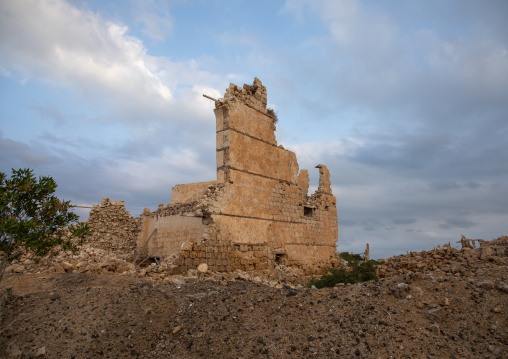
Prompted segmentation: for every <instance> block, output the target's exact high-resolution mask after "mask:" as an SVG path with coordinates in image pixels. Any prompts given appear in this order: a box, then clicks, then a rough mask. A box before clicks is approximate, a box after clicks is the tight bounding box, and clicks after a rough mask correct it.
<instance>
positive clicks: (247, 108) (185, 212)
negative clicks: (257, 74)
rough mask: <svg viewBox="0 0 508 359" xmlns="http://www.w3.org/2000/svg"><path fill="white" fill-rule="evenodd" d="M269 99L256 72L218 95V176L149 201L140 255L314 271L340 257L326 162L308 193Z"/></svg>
mask: <svg viewBox="0 0 508 359" xmlns="http://www.w3.org/2000/svg"><path fill="white" fill-rule="evenodd" d="M266 104H267V95H266V88H265V86H263V84H262V83H261V81H260V80H259V79H257V78H256V79H255V80H254V83H253V84H252V85H244V86H243V88H241V87H239V86H236V85H234V84H231V85H230V87H229V88H228V89H227V90H226V94H225V95H224V98H221V99H219V100H216V102H215V107H216V108H215V110H214V112H215V117H216V147H217V148H216V151H217V179H216V180H213V181H208V182H200V183H190V184H181V185H177V186H175V187H173V190H172V197H171V203H170V204H168V205H167V206H163V205H160V206H159V208H158V209H157V210H155V211H150V210H149V209H145V212H144V213H143V214H142V215H141V221H140V228H139V235H138V236H137V249H136V251H137V256H138V258H146V257H152V258H159V259H160V258H172V262H173V264H174V266H175V269H176V270H177V271H185V270H187V269H195V268H197V267H198V266H199V265H200V264H203V263H206V264H207V267H208V269H209V270H213V271H233V270H236V269H242V270H263V269H269V268H273V267H274V266H276V265H277V264H284V265H286V266H293V267H298V268H301V269H302V270H304V271H305V272H308V273H312V272H319V271H321V270H323V269H324V268H326V267H330V266H331V265H332V264H333V263H334V261H335V251H336V242H337V239H338V226H337V208H336V198H335V196H334V195H333V194H332V189H331V182H330V174H329V172H328V169H327V168H326V166H324V165H321V164H320V165H317V166H316V168H317V170H318V171H319V187H318V189H317V191H316V192H315V193H313V194H312V195H310V196H309V195H308V189H309V175H308V171H307V170H305V169H303V170H301V171H300V170H299V167H298V162H297V159H296V155H295V153H294V152H291V151H288V150H286V149H284V147H282V146H280V145H277V140H276V138H275V123H276V120H275V118H274V117H275V116H274V115H273V111H271V110H269V109H267V108H266ZM128 238H130V237H128V236H126V240H128Z"/></svg>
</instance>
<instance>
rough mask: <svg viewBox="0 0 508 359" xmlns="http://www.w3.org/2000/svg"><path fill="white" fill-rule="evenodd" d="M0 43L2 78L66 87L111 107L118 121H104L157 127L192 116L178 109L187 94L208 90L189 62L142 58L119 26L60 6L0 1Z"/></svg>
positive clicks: (207, 81)
mask: <svg viewBox="0 0 508 359" xmlns="http://www.w3.org/2000/svg"><path fill="white" fill-rule="evenodd" d="M0 44H1V45H0V51H1V52H2V54H3V56H2V59H0V68H2V69H3V71H2V72H4V73H5V72H7V71H11V72H12V71H15V72H16V73H18V74H20V75H21V76H23V77H24V78H25V80H28V81H29V80H42V81H45V82H48V83H52V84H55V85H57V86H65V87H68V88H70V89H72V90H73V91H74V93H76V94H78V95H80V96H82V99H84V100H85V101H89V102H90V101H91V102H92V103H97V102H98V103H102V104H105V105H107V106H110V107H109V108H110V109H111V110H113V111H114V112H117V113H118V114H119V116H109V117H108V120H116V121H124V122H125V121H127V122H128V121H131V122H134V123H135V122H138V121H139V120H140V118H142V117H148V118H150V120H151V121H157V120H158V121H161V120H163V119H167V118H168V113H171V112H175V113H179V114H180V115H181V114H182V113H185V114H187V115H190V116H188V118H192V117H193V116H192V108H191V107H189V106H187V107H186V106H185V105H186V104H187V103H189V102H191V101H194V100H195V96H194V95H193V93H192V91H191V92H189V91H186V88H189V89H192V87H193V86H201V87H203V86H206V87H210V85H211V84H212V82H213V80H214V77H213V76H212V75H210V74H209V73H207V72H205V71H201V70H199V65H198V64H197V63H196V62H195V61H194V60H189V61H187V62H186V63H175V62H172V61H170V60H169V59H167V58H164V57H153V56H149V55H148V54H147V50H146V48H145V47H144V45H143V43H142V42H141V40H139V39H138V38H135V37H133V36H129V35H128V28H127V27H126V26H124V25H122V24H118V23H113V22H110V21H107V20H105V19H103V18H102V17H101V16H100V15H99V14H96V13H93V12H91V11H90V10H86V9H77V8H75V7H73V6H71V5H69V4H68V3H66V2H64V1H63V0H40V1H39V0H35V1H34V0H32V1H30V0H27V1H19V2H17V1H16V2H15V1H6V2H1V3H0ZM175 97H179V99H180V100H181V101H178V102H177V101H175ZM182 105H183V106H182ZM196 117H197V118H198V119H199V118H202V112H201V116H196ZM172 121H183V120H182V118H181V117H180V116H175V117H174V118H172Z"/></svg>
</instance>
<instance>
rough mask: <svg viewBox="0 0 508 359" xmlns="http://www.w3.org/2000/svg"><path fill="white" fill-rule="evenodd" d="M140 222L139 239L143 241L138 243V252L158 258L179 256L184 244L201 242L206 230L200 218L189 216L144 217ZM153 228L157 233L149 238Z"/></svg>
mask: <svg viewBox="0 0 508 359" xmlns="http://www.w3.org/2000/svg"><path fill="white" fill-rule="evenodd" d="M142 221H143V229H142V231H141V233H140V237H141V238H143V239H145V240H144V241H138V251H141V250H143V253H142V254H143V256H152V257H158V258H160V257H166V256H171V255H177V254H179V253H180V252H181V250H182V246H183V245H184V244H186V243H190V244H194V243H196V242H197V241H199V240H201V238H202V237H203V235H204V233H205V229H206V225H204V224H203V220H202V218H200V217H195V216H194V215H189V214H187V215H186V214H176V215H169V216H158V215H144V216H143V217H142ZM155 228H157V232H156V233H155V234H154V235H153V236H152V237H151V238H150V235H151V234H152V232H153V230H154V229H155ZM147 241H148V242H147Z"/></svg>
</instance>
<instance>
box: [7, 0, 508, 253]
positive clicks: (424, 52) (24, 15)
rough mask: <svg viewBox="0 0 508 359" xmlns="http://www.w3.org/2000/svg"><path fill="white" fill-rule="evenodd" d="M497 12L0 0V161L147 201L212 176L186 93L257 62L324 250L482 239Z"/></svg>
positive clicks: (201, 108) (505, 78)
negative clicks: (325, 201) (314, 209)
mask: <svg viewBox="0 0 508 359" xmlns="http://www.w3.org/2000/svg"><path fill="white" fill-rule="evenodd" d="M507 14H508V2H507V1H504V0H497V1H496V0H485V1H476V0H474V1H469V0H456V1H452V0H431V1H428V0H426V1H424V0H421V1H416V0H414V1H413V0H408V1H395V0H393V1H390V0H387V1H369V0H358V1H357V0H328V1H327V0H308V1H306V0H294V1H291V0H288V1H286V2H284V1H273V0H264V1H243V0H217V1H211V0H210V1H209V0H188V1H184V0H173V1H169V0H167V1H166V0H160V1H156V0H148V1H146V0H145V1H140V0H139V1H135V0H131V1H128V0H118V1H107V2H106V1H102V0H88V1H85V0H2V1H0V171H2V172H8V173H10V171H11V168H21V167H23V168H31V169H34V170H35V173H36V174H37V175H50V176H52V177H53V178H54V179H55V180H56V181H57V183H58V184H59V188H58V195H59V196H60V197H63V198H64V199H70V200H71V201H72V203H74V204H79V205H92V204H93V203H99V202H100V200H101V199H102V198H103V197H106V196H107V197H110V198H111V199H112V200H125V202H126V206H127V208H128V209H129V210H131V211H132V214H133V215H138V214H139V213H141V211H142V210H143V208H144V207H150V208H151V209H152V210H154V209H155V208H156V207H157V205H158V204H159V203H164V204H167V203H169V202H170V197H171V187H172V186H174V185H176V184H180V183H189V182H199V181H206V180H213V179H215V176H216V174H215V117H214V114H213V111H212V109H213V102H212V101H209V100H206V99H204V98H203V97H202V94H203V93H205V94H208V95H210V96H212V97H221V96H222V94H223V93H224V92H225V89H226V88H227V87H228V86H229V83H230V82H233V83H236V84H238V85H242V84H243V83H252V80H253V79H254V77H255V76H257V77H258V78H260V79H261V80H262V81H263V84H264V85H265V86H266V87H267V90H268V103H269V107H272V108H274V109H275V110H276V111H277V113H278V118H279V123H278V128H277V133H276V134H277V139H278V142H279V144H282V145H284V147H286V148H287V149H290V150H293V151H295V152H296V153H297V156H298V160H299V165H300V168H301V169H302V168H307V169H309V170H310V172H311V185H314V189H315V186H316V185H317V169H315V168H314V166H316V165H317V164H319V163H323V164H326V165H327V166H328V168H329V169H330V173H331V180H332V185H333V191H334V194H335V195H336V196H337V202H338V212H339V233H340V234H339V243H338V248H339V250H341V251H354V252H362V251H363V249H364V246H365V243H367V242H369V243H370V247H371V253H372V255H373V257H376V258H379V257H387V256H390V255H395V254H401V253H406V251H411V250H422V249H431V248H433V247H435V246H436V245H438V244H444V243H447V242H449V241H450V242H452V243H453V244H454V243H455V242H456V241H458V240H459V239H460V235H461V234H464V235H466V236H467V237H469V238H484V239H488V240H490V239H493V238H496V237H498V236H500V235H503V234H508V21H507ZM311 190H312V188H311ZM79 214H81V215H82V219H86V217H87V211H86V210H80V211H79Z"/></svg>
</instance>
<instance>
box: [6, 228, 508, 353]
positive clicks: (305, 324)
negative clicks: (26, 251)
mask: <svg viewBox="0 0 508 359" xmlns="http://www.w3.org/2000/svg"><path fill="white" fill-rule="evenodd" d="M505 240H506V237H502V238H501V239H498V240H495V241H492V242H489V243H494V244H495V245H496V246H497V248H498V249H499V248H501V249H502V248H503V245H505V244H503V243H506V242H503V241H505ZM484 246H485V245H484ZM485 248H487V247H485ZM502 253H504V252H502V251H501V250H497V249H496V250H495V251H488V250H485V249H481V247H480V248H476V249H474V248H470V249H461V250H458V249H454V248H451V246H449V245H444V246H442V247H441V246H440V247H438V248H435V249H433V250H431V251H422V252H418V253H416V252H412V253H408V254H407V255H405V256H397V257H393V258H390V259H387V260H386V261H384V264H383V265H381V266H380V268H379V274H380V275H381V276H383V278H381V279H379V280H374V281H370V282H365V283H359V284H354V285H338V286H336V287H335V288H327V289H311V288H308V287H306V286H305V284H306V283H307V282H308V280H309V278H308V277H305V276H303V274H302V272H301V271H300V270H298V269H293V268H289V267H284V266H278V267H276V268H275V269H273V270H270V271H257V272H244V271H240V270H237V271H234V272H232V273H214V272H210V271H209V270H208V269H207V268H205V267H204V266H203V267H199V268H198V269H193V270H189V271H188V272H187V273H186V275H185V276H184V275H172V274H169V271H168V270H164V269H162V270H161V268H164V263H152V264H150V265H148V266H147V267H144V268H143V267H135V266H134V265H133V264H132V263H129V262H127V261H126V260H125V259H122V258H121V257H116V256H115V255H114V254H111V253H108V252H106V251H103V250H97V249H94V248H90V247H86V248H82V250H81V252H79V253H76V254H68V253H67V254H59V255H58V256H55V257H52V258H48V259H46V260H44V261H43V262H42V264H40V265H38V266H36V265H35V264H34V263H31V262H30V261H31V259H29V258H24V259H22V261H21V262H19V263H16V264H15V265H13V266H11V268H10V272H9V273H8V274H7V275H6V277H5V279H4V281H3V282H2V283H1V288H0V293H2V294H4V299H5V300H4V303H3V305H2V312H1V313H2V318H1V319H0V331H1V332H0V334H1V335H0V357H6V358H20V357H23V358H25V357H27V358H28V357H41V358H73V357H75V358H102V357H104V358H120V357H121V358H139V357H140V358H197V357H207V358H251V357H273V358H291V357H317V358H330V357H337V358H344V357H360V358H389V357H393V358H478V357H482V358H506V357H508V327H507V325H506V323H507V322H508V266H507V264H508V263H507V260H508V258H507V257H506V256H504V255H503V254H502ZM64 263H65V264H64ZM69 265H70V266H69ZM16 266H17V267H16ZM124 266H125V268H126V269H125V268H124Z"/></svg>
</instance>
